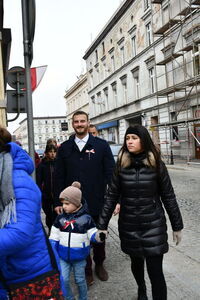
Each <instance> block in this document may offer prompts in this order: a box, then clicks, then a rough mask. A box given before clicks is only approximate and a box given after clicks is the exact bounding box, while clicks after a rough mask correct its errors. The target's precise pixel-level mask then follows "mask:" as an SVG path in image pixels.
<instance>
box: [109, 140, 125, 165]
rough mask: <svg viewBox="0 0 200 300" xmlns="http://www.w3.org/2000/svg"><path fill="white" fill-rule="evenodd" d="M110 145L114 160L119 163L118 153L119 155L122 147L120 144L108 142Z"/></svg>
mask: <svg viewBox="0 0 200 300" xmlns="http://www.w3.org/2000/svg"><path fill="white" fill-rule="evenodd" d="M108 143H109V144H110V149H111V151H112V154H113V156H114V159H115V161H117V156H118V153H119V151H120V149H121V147H122V145H120V144H113V143H110V142H108Z"/></svg>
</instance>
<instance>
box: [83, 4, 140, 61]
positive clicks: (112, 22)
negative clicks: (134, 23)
mask: <svg viewBox="0 0 200 300" xmlns="http://www.w3.org/2000/svg"><path fill="white" fill-rule="evenodd" d="M134 2H135V0H125V1H123V2H122V4H121V5H120V6H119V8H118V9H117V10H116V12H115V13H114V14H113V16H112V17H111V18H110V20H109V21H108V23H107V24H106V25H105V26H104V28H103V29H102V31H101V32H100V33H99V35H98V36H97V38H96V39H95V40H94V42H93V43H92V44H91V45H90V47H89V48H88V49H87V50H86V53H85V55H84V56H83V59H85V60H86V59H87V58H88V57H89V55H90V54H91V53H92V52H93V51H94V50H95V49H96V48H97V46H98V45H99V44H100V42H101V41H102V40H103V39H104V38H105V36H106V35H107V34H108V33H109V31H110V30H111V29H112V28H113V27H114V26H115V24H116V23H117V22H118V21H119V20H120V19H121V17H122V16H123V15H124V14H125V12H126V11H127V10H128V8H129V7H130V6H131V5H132V4H133V3H134Z"/></svg>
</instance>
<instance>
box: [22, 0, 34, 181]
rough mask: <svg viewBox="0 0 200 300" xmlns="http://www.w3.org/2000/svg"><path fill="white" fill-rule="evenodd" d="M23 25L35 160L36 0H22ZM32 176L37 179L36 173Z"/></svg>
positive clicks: (30, 136)
mask: <svg viewBox="0 0 200 300" xmlns="http://www.w3.org/2000/svg"><path fill="white" fill-rule="evenodd" d="M21 4H22V25H23V44H24V65H25V79H26V94H27V128H28V147H29V155H30V156H31V158H32V159H33V162H35V152H34V127H33V105H32V89H31V74H30V66H31V63H32V58H33V51H32V43H33V39H34V31H35V0H22V2H21ZM32 177H33V178H34V179H35V173H34V172H33V174H32Z"/></svg>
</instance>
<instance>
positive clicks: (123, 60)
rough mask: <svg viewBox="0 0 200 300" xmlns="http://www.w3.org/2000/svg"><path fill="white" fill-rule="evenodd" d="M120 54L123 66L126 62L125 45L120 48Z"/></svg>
mask: <svg viewBox="0 0 200 300" xmlns="http://www.w3.org/2000/svg"><path fill="white" fill-rule="evenodd" d="M120 55H121V66H123V65H124V63H125V56H124V46H123V47H121V48H120Z"/></svg>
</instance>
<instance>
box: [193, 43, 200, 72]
mask: <svg viewBox="0 0 200 300" xmlns="http://www.w3.org/2000/svg"><path fill="white" fill-rule="evenodd" d="M192 56H193V66H194V75H198V74H200V45H199V46H198V45H195V46H194V47H193V54H192Z"/></svg>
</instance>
